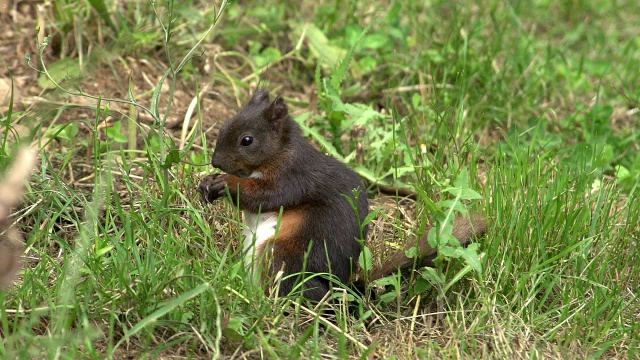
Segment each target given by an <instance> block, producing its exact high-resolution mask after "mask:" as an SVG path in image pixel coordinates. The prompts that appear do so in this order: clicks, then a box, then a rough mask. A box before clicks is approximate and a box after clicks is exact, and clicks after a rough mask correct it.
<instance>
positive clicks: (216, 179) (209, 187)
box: [198, 174, 229, 203]
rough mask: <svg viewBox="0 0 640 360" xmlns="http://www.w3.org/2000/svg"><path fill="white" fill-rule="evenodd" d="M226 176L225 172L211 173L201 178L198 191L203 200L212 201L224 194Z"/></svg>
mask: <svg viewBox="0 0 640 360" xmlns="http://www.w3.org/2000/svg"><path fill="white" fill-rule="evenodd" d="M228 176H229V175H227V174H213V175H207V176H205V178H204V179H202V182H201V183H200V186H199V187H198V191H199V192H200V195H202V198H203V199H204V201H205V202H209V203H212V202H214V201H215V200H216V199H218V198H221V197H224V196H225V194H226V188H227V177H228Z"/></svg>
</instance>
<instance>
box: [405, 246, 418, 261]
mask: <svg viewBox="0 0 640 360" xmlns="http://www.w3.org/2000/svg"><path fill="white" fill-rule="evenodd" d="M404 254H405V255H406V256H407V257H408V258H409V259H414V258H416V257H418V256H420V251H419V250H418V247H417V246H412V247H410V248H408V249H407V250H405V251H404Z"/></svg>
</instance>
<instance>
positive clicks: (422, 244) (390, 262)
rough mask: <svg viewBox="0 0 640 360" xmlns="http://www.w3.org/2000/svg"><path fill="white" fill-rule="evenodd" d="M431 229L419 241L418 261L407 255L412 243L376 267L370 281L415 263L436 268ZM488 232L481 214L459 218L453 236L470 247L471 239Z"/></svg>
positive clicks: (455, 223)
mask: <svg viewBox="0 0 640 360" xmlns="http://www.w3.org/2000/svg"><path fill="white" fill-rule="evenodd" d="M430 229H431V227H429V228H427V231H426V232H425V233H424V235H423V236H422V237H421V238H420V239H419V241H418V244H417V245H418V247H419V250H420V255H419V257H418V259H413V258H409V257H407V255H406V254H405V252H406V250H408V249H410V248H412V247H414V246H416V243H415V242H410V243H409V244H407V245H406V246H405V248H404V249H402V250H398V251H396V252H395V253H394V254H392V255H391V256H390V257H388V258H387V259H386V260H385V261H384V262H383V263H382V264H381V265H379V266H374V268H373V269H372V270H371V272H370V273H369V276H368V281H369V282H371V281H374V280H378V279H380V278H383V277H385V276H388V275H390V274H392V273H394V272H396V271H398V270H404V269H407V268H410V267H412V266H413V265H414V263H416V264H417V265H418V266H420V267H424V266H429V267H434V266H435V265H434V263H433V260H434V259H435V258H436V257H437V256H438V251H437V250H436V249H434V248H432V247H431V246H429V242H428V240H427V237H428V234H429V230H430ZM486 232H487V222H486V220H485V218H484V216H482V215H480V214H472V215H471V216H469V217H468V218H467V217H459V218H457V219H455V220H454V221H453V236H455V237H456V239H458V240H459V241H460V243H461V244H462V246H467V245H469V243H470V242H471V239H473V238H475V237H481V236H484V235H485V234H486Z"/></svg>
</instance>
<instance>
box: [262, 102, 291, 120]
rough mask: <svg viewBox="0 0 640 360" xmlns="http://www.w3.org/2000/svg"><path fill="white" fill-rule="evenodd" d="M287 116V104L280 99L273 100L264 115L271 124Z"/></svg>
mask: <svg viewBox="0 0 640 360" xmlns="http://www.w3.org/2000/svg"><path fill="white" fill-rule="evenodd" d="M287 115H289V109H288V108H287V103H285V102H284V99H282V98H281V97H277V98H276V99H275V100H273V102H272V103H271V105H270V106H269V108H268V109H267V111H266V113H265V117H266V118H267V120H269V121H271V122H276V121H281V120H283V119H284V118H286V117H287Z"/></svg>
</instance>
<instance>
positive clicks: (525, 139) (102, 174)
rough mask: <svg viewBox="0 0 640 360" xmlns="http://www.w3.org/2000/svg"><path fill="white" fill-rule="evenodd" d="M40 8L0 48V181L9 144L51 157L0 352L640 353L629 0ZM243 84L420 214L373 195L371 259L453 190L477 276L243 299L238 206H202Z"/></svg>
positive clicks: (18, 19) (3, 319)
mask: <svg viewBox="0 0 640 360" xmlns="http://www.w3.org/2000/svg"><path fill="white" fill-rule="evenodd" d="M54 4H55V5H52V4H49V5H46V6H44V10H45V11H44V12H41V13H40V14H41V15H40V17H39V18H36V17H35V14H36V12H29V11H28V9H27V10H25V11H22V12H19V13H15V14H14V15H13V17H12V20H11V21H10V22H8V24H6V25H4V26H10V27H11V29H12V31H11V32H10V33H11V34H7V32H5V34H2V35H0V47H1V48H4V47H7V48H12V47H16V44H18V45H19V46H17V48H18V51H17V53H16V51H2V54H5V55H3V63H4V64H6V66H5V67H4V70H3V74H2V77H5V78H9V76H8V75H9V74H11V75H12V77H13V79H15V88H16V89H17V91H15V92H14V93H13V97H12V98H11V100H12V101H13V104H12V106H8V105H7V104H5V103H0V111H1V113H0V116H1V117H2V125H3V131H2V132H3V139H4V140H3V142H2V149H1V151H2V152H1V154H2V157H1V158H0V163H1V164H2V165H3V166H2V167H3V168H6V166H7V165H8V163H9V162H10V159H11V157H12V155H11V154H12V152H13V149H14V148H15V146H16V144H17V143H19V142H20V141H18V140H16V139H17V138H18V137H20V138H21V139H22V140H21V141H27V142H31V143H33V144H35V145H37V146H38V147H39V148H40V156H41V160H42V164H41V165H40V166H39V167H38V169H37V171H36V172H35V174H34V175H33V176H32V178H31V180H30V185H29V187H30V189H29V190H30V191H29V194H28V196H27V197H26V199H25V201H24V204H23V205H22V207H21V208H20V209H18V210H17V211H16V213H15V218H16V221H17V223H18V225H19V227H20V228H21V229H22V231H23V232H24V233H25V237H26V243H27V247H28V249H27V251H26V253H25V267H24V270H23V271H22V273H21V275H20V277H19V279H18V281H17V282H16V285H15V286H14V287H13V288H11V289H9V290H7V291H6V292H5V293H0V334H2V337H3V339H4V341H3V342H2V343H0V357H3V358H29V357H33V358H43V357H47V358H97V359H102V358H105V357H109V358H125V357H127V358H157V357H164V358H168V357H178V358H182V357H184V358H221V357H234V358H235V357H250V358H258V357H266V358H324V357H337V358H360V357H368V356H377V357H384V358H388V357H396V358H416V357H417V358H432V357H435V358H479V357H483V358H484V357H487V358H563V359H564V358H584V357H588V358H638V357H640V352H639V351H638V350H637V349H638V348H640V335H639V334H640V325H639V324H640V321H638V319H639V317H640V300H639V299H638V294H639V293H640V288H638V284H640V261H639V260H640V259H638V238H639V237H640V220H639V219H640V201H638V200H637V197H638V183H639V181H640V155H639V154H640V153H639V152H638V148H639V141H638V133H639V130H640V129H639V128H638V125H637V124H638V116H639V115H638V107H639V104H640V86H639V85H640V79H639V76H640V73H639V72H638V67H637V64H638V63H639V62H640V42H639V41H638V33H639V31H640V28H639V27H638V25H637V24H640V18H639V17H638V14H640V6H639V5H638V4H637V2H634V1H625V0H619V1H609V2H600V1H595V0H581V1H568V2H551V1H536V2H532V3H524V2H503V1H497V0H482V1H480V2H471V1H459V2H454V3H451V2H446V1H428V2H409V1H404V0H396V1H391V2H384V3H382V2H374V3H373V4H365V3H363V2H357V1H350V0H340V1H320V2H317V3H314V5H313V6H311V5H310V4H306V3H297V2H295V3H294V2H287V1H283V0H270V1H267V2H263V3H261V4H252V5H244V4H243V5H239V4H236V3H235V2H234V3H232V4H230V5H228V6H227V7H226V9H224V11H222V12H220V4H219V3H216V4H210V3H206V4H205V3H201V2H199V1H187V2H172V1H168V2H156V3H155V7H154V6H153V5H152V3H150V2H149V3H148V2H127V1H116V0H114V1H104V2H103V1H88V2H82V3H81V4H80V5H78V4H77V2H71V1H56V2H54ZM214 5H215V6H214ZM216 18H217V19H218V21H216ZM36 25H40V32H39V33H38V34H37V35H36V34H35V33H34V32H33V29H34V28H35V26H36ZM37 39H39V41H40V42H43V41H46V42H47V46H46V47H41V48H38V46H37V44H36V40H37ZM39 50H40V51H39ZM25 52H30V53H31V56H30V59H31V60H30V64H31V65H32V66H33V68H35V69H38V70H40V71H42V70H43V69H44V67H43V66H42V64H44V65H46V68H47V69H48V72H49V76H50V77H51V78H53V79H54V80H55V81H56V82H58V83H59V84H58V86H56V85H54V84H53V83H51V82H48V81H47V75H46V74H42V73H41V72H38V71H36V70H35V69H33V68H30V67H28V66H27V64H26V63H25V61H24V55H25V54H24V53H25ZM14 53H16V54H14ZM7 54H8V55H7ZM345 56H351V61H350V62H348V63H346V62H342V63H341V61H342V59H343V58H344V57H345ZM40 61H42V63H40ZM56 64H58V65H57V66H56ZM60 64H62V65H60ZM341 64H342V65H341ZM346 65H349V66H346ZM72 74H75V75H74V77H73V78H71V77H70V76H69V75H72ZM38 80H40V81H38ZM259 81H263V82H266V83H267V84H268V86H269V88H271V89H273V90H275V91H280V92H281V93H282V94H283V96H284V97H285V98H286V99H287V100H288V102H289V104H290V108H291V110H292V111H293V112H294V114H296V116H297V118H298V120H300V121H301V122H302V123H303V126H304V128H305V131H306V133H307V135H309V138H310V139H311V140H313V141H314V142H315V143H316V144H318V145H319V146H321V147H322V148H323V150H324V151H327V152H329V153H331V154H333V155H335V156H337V157H340V158H341V159H344V160H345V161H347V162H348V163H349V164H350V165H351V166H352V167H353V168H355V169H357V171H358V172H359V173H360V174H361V175H362V176H363V178H365V179H367V181H369V180H375V181H379V182H385V183H394V184H398V185H402V186H411V187H414V188H415V189H416V190H418V191H419V192H420V193H421V194H422V195H424V196H421V197H420V200H419V201H418V202H417V203H413V202H408V201H404V200H403V201H401V200H398V199H395V198H393V197H392V198H389V197H384V196H380V195H379V194H377V192H376V191H375V189H374V188H373V187H372V188H371V190H370V193H369V194H368V195H369V197H370V198H373V199H375V200H374V204H375V206H376V207H379V208H380V215H379V216H378V218H377V219H376V220H375V221H374V223H372V225H371V229H372V230H371V233H372V234H371V236H370V242H371V244H372V245H371V246H372V247H375V248H377V250H378V251H380V252H382V253H384V251H387V250H385V249H387V248H388V246H386V245H385V244H384V243H385V242H392V243H400V242H403V241H407V239H410V238H412V237H413V236H414V235H415V234H417V233H420V232H421V231H424V225H425V224H426V221H425V219H427V218H431V219H434V218H436V217H438V214H441V211H442V209H443V206H444V204H446V203H443V202H441V201H444V200H451V199H452V197H451V195H450V193H449V192H447V191H446V190H447V189H448V188H450V187H451V186H453V185H455V184H456V181H455V179H457V178H458V176H459V175H460V174H462V173H464V172H465V171H468V173H469V175H470V176H469V178H470V180H469V184H470V185H469V187H470V188H471V189H473V190H475V191H478V192H479V193H481V194H482V195H483V199H481V201H475V202H466V204H467V206H468V207H470V208H472V209H473V210H474V211H479V212H482V213H484V214H485V215H486V216H487V217H488V218H489V219H490V223H491V226H490V231H489V235H488V236H487V237H486V238H485V239H483V240H482V241H481V242H480V248H479V249H480V254H479V259H481V264H482V272H477V271H468V270H469V269H468V266H469V263H468V262H465V261H464V260H459V261H456V262H452V263H449V264H446V263H445V264H444V265H443V266H442V267H441V268H439V269H438V271H440V272H441V275H442V276H443V277H444V278H443V279H444V280H443V281H442V282H440V283H437V282H435V283H434V282H431V283H430V282H429V281H428V279H432V278H429V277H424V276H422V274H423V273H421V272H415V273H414V274H413V275H412V276H411V281H407V280H404V281H401V282H399V281H398V280H394V279H387V283H388V284H389V285H387V286H386V287H384V288H382V289H381V288H380V287H379V290H378V292H379V294H378V295H379V296H378V297H377V298H376V299H366V300H367V301H362V302H356V306H355V310H353V312H352V313H348V312H347V311H346V310H345V309H338V310H339V311H337V312H336V315H335V318H327V316H317V309H313V308H310V307H308V306H304V305H301V304H292V302H291V299H282V298H276V297H275V296H268V295H267V296H265V295H264V294H263V292H262V289H260V288H257V287H256V286H254V285H252V284H251V283H250V282H248V281H246V278H245V272H244V269H243V267H242V261H240V259H241V255H240V254H239V250H238V248H239V246H238V244H239V242H240V231H239V226H238V221H239V219H240V217H239V214H238V212H237V210H236V209H234V208H233V207H232V206H231V205H229V204H228V203H226V202H220V203H219V204H216V205H215V206H213V207H211V206H205V205H204V204H203V203H202V202H201V201H200V199H199V195H198V194H197V192H196V190H195V189H196V187H197V185H198V183H199V180H200V178H201V176H202V174H203V173H206V172H208V171H209V170H210V169H209V166H208V165H207V164H208V162H209V158H210V154H211V150H212V144H214V143H215V136H216V134H217V129H218V128H219V126H220V124H221V122H222V121H224V120H226V118H228V117H229V116H231V115H232V114H233V113H234V112H235V111H236V109H237V108H238V106H239V104H241V103H242V102H243V101H244V100H245V99H246V98H247V96H248V95H249V93H250V88H251V87H255V86H256V85H257V84H258V82H259ZM34 84H38V85H34ZM62 89H64V90H62ZM79 89H81V90H79ZM1 95H2V92H1V91H0V100H2V98H1ZM187 109H191V111H187ZM187 113H190V114H191V115H190V116H186V114H187ZM461 272H462V273H464V274H465V275H464V276H462V277H461V278H460V277H458V276H457V275H458V274H460V273H461ZM449 285H450V286H449ZM444 289H446V291H444Z"/></svg>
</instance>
